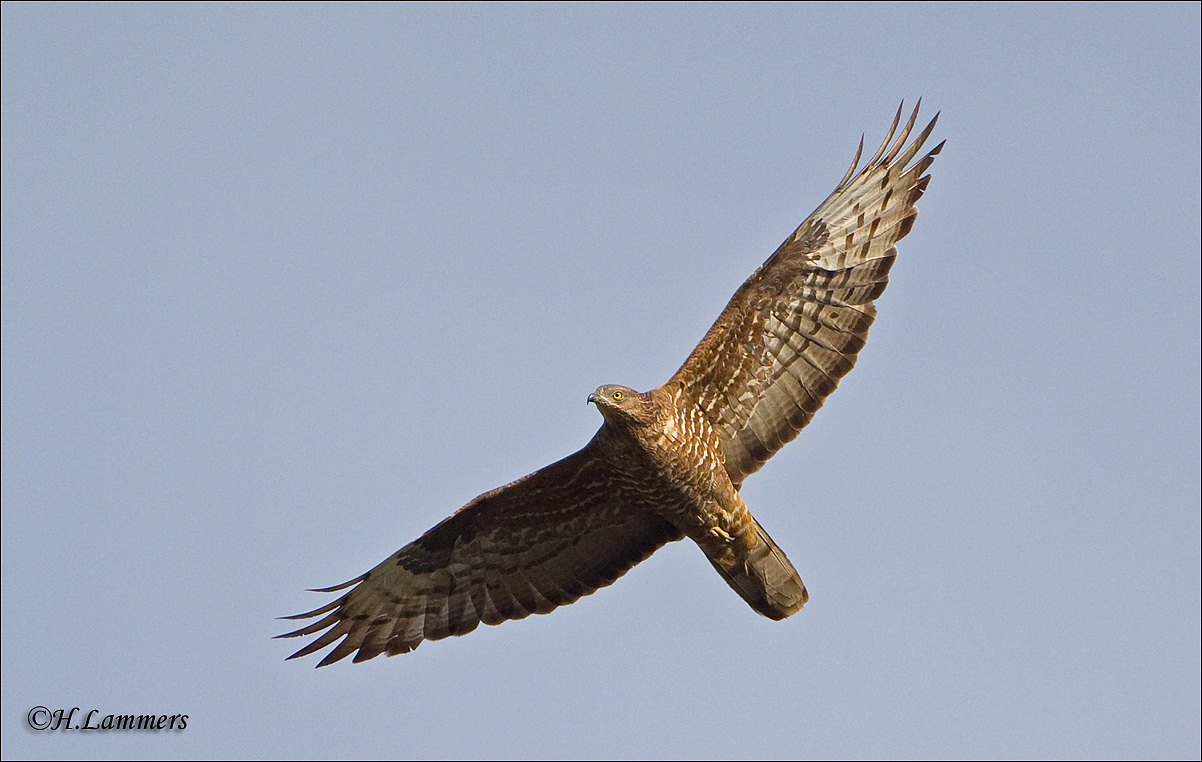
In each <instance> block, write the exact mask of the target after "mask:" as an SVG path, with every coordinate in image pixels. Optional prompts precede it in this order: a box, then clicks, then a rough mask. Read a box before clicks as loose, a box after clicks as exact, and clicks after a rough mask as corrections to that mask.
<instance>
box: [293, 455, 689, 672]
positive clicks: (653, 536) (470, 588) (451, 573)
mask: <svg viewBox="0 0 1202 762" xmlns="http://www.w3.org/2000/svg"><path fill="white" fill-rule="evenodd" d="M632 505H633V507H632ZM680 537H681V534H680V532H679V530H677V529H676V528H675V527H673V526H672V525H671V524H669V523H668V522H666V521H665V520H663V519H661V518H659V517H658V516H657V515H656V514H655V513H654V512H652V511H649V510H640V509H639V506H638V503H637V493H630V492H629V491H628V490H625V489H623V486H622V484H621V480H620V478H618V477H616V476H615V475H614V474H613V473H612V472H611V470H610V468H609V467H608V466H607V465H606V464H605V462H604V461H603V460H602V459H600V458H598V457H594V455H593V443H590V444H589V445H587V446H585V448H584V449H582V450H580V451H579V452H577V453H575V454H574V455H570V456H568V457H567V458H564V459H563V460H561V461H559V462H557V463H553V464H551V465H550V466H547V467H546V468H543V469H540V470H539V471H536V472H534V473H533V474H530V475H529V476H526V477H523V478H521V479H519V480H517V481H515V482H513V483H511V484H507V485H506V486H504V487H500V488H498V489H495V490H493V491H491V492H487V493H485V494H483V495H481V496H480V497H478V498H476V499H475V500H473V501H471V502H470V503H468V504H467V505H466V506H464V507H463V508H462V509H460V510H459V511H457V512H455V513H454V514H453V515H452V516H451V517H450V518H448V519H447V520H445V521H443V522H442V523H441V524H439V525H438V526H436V527H434V528H433V529H431V530H430V531H429V532H426V533H425V534H424V535H422V536H421V537H420V538H419V539H417V540H416V541H414V542H412V543H410V544H409V545H406V546H405V547H404V548H401V549H400V550H399V551H397V552H396V553H394V554H393V555H391V556H390V557H389V558H388V559H387V560H386V561H384V562H383V563H382V564H380V565H379V566H377V567H376V568H374V569H372V570H371V571H369V572H367V573H366V574H364V575H363V576H361V577H359V578H357V579H353V580H351V581H350V582H347V583H344V584H342V585H337V586H335V587H331V588H326V589H324V590H318V591H316V592H334V591H337V590H342V589H345V588H347V587H350V586H351V585H355V587H354V588H353V589H352V590H350V592H348V593H346V594H345V595H343V596H342V597H341V598H339V599H338V600H336V601H334V602H332V603H330V604H328V605H326V606H322V607H321V608H319V609H316V610H314V611H310V612H308V613H306V614H298V615H296V616H292V617H286V618H288V619H307V618H314V617H319V616H322V615H323V614H324V615H325V616H324V617H323V618H322V619H320V620H318V621H317V622H314V623H313V624H310V625H309V626H307V627H303V628H301V629H299V630H296V631H295V632H290V633H287V634H285V635H281V636H279V637H283V638H291V637H297V636H304V635H314V634H317V633H319V632H321V631H322V630H325V632H324V633H323V634H322V635H321V636H320V637H318V638H317V639H316V640H314V641H313V642H312V643H309V644H308V645H306V646H305V647H304V648H302V649H301V650H299V651H297V652H296V653H295V654H293V655H292V656H291V657H289V658H297V657H299V656H306V655H308V654H311V653H313V652H315V651H318V650H320V649H322V648H325V647H326V646H329V645H331V644H332V643H335V642H336V641H338V640H340V639H341V641H342V642H341V643H339V644H338V645H337V646H336V647H335V648H334V649H333V650H332V651H330V652H329V653H328V654H327V655H326V656H325V658H324V659H323V660H322V661H321V663H320V664H318V666H319V667H320V666H325V665H326V664H332V663H333V662H336V661H338V660H339V659H343V658H345V657H346V656H348V655H350V654H351V653H355V652H356V651H357V652H358V653H355V658H354V660H355V661H356V662H359V661H363V660H365V659H370V658H372V657H374V656H378V655H379V654H381V653H387V654H388V655H389V656H392V655H394V654H401V653H406V652H408V651H411V650H413V649H414V648H417V646H418V645H419V644H420V643H421V642H422V641H423V640H438V639H440V638H445V637H448V636H450V635H464V634H466V633H469V632H471V631H472V630H474V629H476V627H477V626H478V625H479V624H480V623H481V622H484V623H485V624H499V623H500V622H504V621H506V620H509V619H522V618H524V617H527V616H529V615H530V614H546V613H548V612H550V611H551V610H553V609H555V608H556V607H558V606H563V605H565V604H568V603H572V602H573V601H575V600H576V599H578V598H580V597H581V596H583V595H588V594H589V593H592V592H594V591H595V590H597V589H598V588H600V587H604V586H606V585H608V584H610V583H612V582H613V581H614V580H616V579H617V578H618V577H620V576H622V575H623V574H624V573H626V571H628V570H629V569H630V568H631V567H632V566H634V565H635V564H637V563H639V562H640V561H642V560H643V559H645V558H647V557H648V556H649V555H651V554H652V553H653V552H655V550H656V549H657V548H659V547H661V546H662V545H664V543H667V542H670V541H672V540H678V539H680Z"/></svg>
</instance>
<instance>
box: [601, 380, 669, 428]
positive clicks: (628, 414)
mask: <svg viewBox="0 0 1202 762" xmlns="http://www.w3.org/2000/svg"><path fill="white" fill-rule="evenodd" d="M588 401H589V402H592V403H593V404H595V405H596V406H597V409H598V410H600V411H601V415H603V416H605V420H606V421H609V422H610V423H613V424H621V425H625V426H629V425H631V424H632V423H650V422H652V421H654V420H655V403H654V402H653V401H652V400H651V395H650V394H639V393H638V392H636V391H635V390H634V389H630V388H628V387H625V386H616V385H614V384H606V385H605V386H599V387H597V391H595V392H593V393H592V394H590V395H589V396H588Z"/></svg>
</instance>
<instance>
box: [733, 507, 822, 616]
mask: <svg viewBox="0 0 1202 762" xmlns="http://www.w3.org/2000/svg"><path fill="white" fill-rule="evenodd" d="M752 521H753V523H754V525H755V526H754V529H755V535H756V537H755V541H754V545H753V547H752V548H751V550H750V551H749V552H748V553H747V555H746V557H745V558H743V559H740V560H738V561H736V562H735V563H734V564H733V565H732V566H731V567H730V568H729V569H727V568H724V567H723V566H722V565H721V564H719V563H718V562H717V561H714V560H713V559H710V563H712V564H713V565H714V568H715V569H717V570H718V573H719V574H721V575H722V578H723V579H724V580H726V584H728V585H730V586H731V588H732V589H733V590H734V591H735V592H736V593H738V594H739V595H740V596H742V598H743V600H745V601H747V603H748V604H750V606H751V608H753V609H755V610H756V611H757V612H759V613H760V614H763V615H764V616H766V617H768V618H769V619H777V620H780V619H784V618H785V617H787V616H792V615H793V614H796V613H797V612H798V611H800V610H801V607H802V606H804V605H805V604H806V601H808V600H809V599H810V595H809V593H807V592H806V586H805V583H803V582H802V581H801V576H800V575H799V574H798V573H797V570H796V569H794V568H793V564H791V563H789V559H788V558H787V557H785V552H784V551H783V550H781V549H780V547H778V546H777V544H776V543H775V542H773V541H772V538H771V537H769V536H768V533H767V532H765V531H764V528H763V527H762V526H760V525H759V522H756V521H755V520H754V519H752Z"/></svg>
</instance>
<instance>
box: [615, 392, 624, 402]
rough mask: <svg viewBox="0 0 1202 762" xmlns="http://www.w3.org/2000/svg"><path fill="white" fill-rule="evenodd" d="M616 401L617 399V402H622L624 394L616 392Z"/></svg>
mask: <svg viewBox="0 0 1202 762" xmlns="http://www.w3.org/2000/svg"><path fill="white" fill-rule="evenodd" d="M614 399H615V400H620V399H622V393H621V392H614Z"/></svg>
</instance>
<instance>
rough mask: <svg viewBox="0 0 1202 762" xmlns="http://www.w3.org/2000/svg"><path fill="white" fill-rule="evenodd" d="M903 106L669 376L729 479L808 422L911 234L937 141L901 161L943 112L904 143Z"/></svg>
mask: <svg viewBox="0 0 1202 762" xmlns="http://www.w3.org/2000/svg"><path fill="white" fill-rule="evenodd" d="M920 103H921V102H920ZM901 114H902V112H901V109H900V108H899V109H898V112H897V116H896V117H895V118H894V120H893V125H892V126H891V127H890V128H889V134H888V135H887V136H886V137H885V140H884V141H883V142H882V143H881V147H880V148H879V149H878V150H877V152H876V154H875V155H874V156H873V157H872V158H871V159H869V160H868V163H867V165H866V166H865V167H864V168H863V169H862V170H860V171H859V172H858V173H857V172H856V167H857V165H858V164H859V161H860V154H861V151H862V150H863V147H864V142H863V140H862V139H861V141H860V150H857V151H856V157H855V159H853V160H852V163H851V168H850V169H848V171H847V174H846V175H845V176H844V178H843V180H842V181H841V182H840V183H839V185H838V187H836V188H835V191H834V192H833V193H831V195H830V196H829V197H828V198H827V199H826V201H824V202H823V203H822V205H821V206H819V207H818V209H817V210H815V211H814V213H813V214H812V215H810V217H809V218H808V219H806V221H805V222H803V223H802V224H801V226H800V227H798V228H797V230H796V231H795V232H794V233H793V234H792V235H791V236H789V237H788V238H787V239H785V242H784V243H782V244H781V246H780V248H779V249H777V250H776V253H774V254H773V255H772V256H771V257H770V258H769V259H768V260H767V261H766V262H764V264H763V265H761V266H760V268H759V269H758V270H756V271H755V273H754V274H753V275H752V276H751V277H750V278H749V279H748V280H747V281H746V282H745V283H744V284H743V285H742V286H741V287H740V288H739V290H738V291H737V292H735V295H734V297H733V298H732V299H731V300H730V303H729V304H727V306H726V309H725V310H723V312H722V314H721V315H720V316H719V317H718V320H717V321H716V322H715V323H714V325H713V326H712V327H711V328H710V330H709V332H708V333H707V334H706V335H705V337H704V338H703V339H702V341H701V343H700V344H699V345H698V346H697V348H696V349H694V350H693V353H692V354H691V355H690V356H689V358H688V359H687V360H686V361H685V363H684V365H683V366H681V368H680V370H678V371H677V372H676V375H675V376H673V378H672V381H671V382H670V383H678V384H682V385H683V386H685V387H686V389H687V390H688V391H689V393H690V394H691V395H692V396H693V398H694V399H696V400H697V402H698V404H700V405H701V407H702V409H703V410H704V411H705V413H706V415H707V417H708V418H709V420H710V423H711V425H713V426H714V427H715V429H717V431H718V433H719V436H720V437H721V438H722V448H723V453H724V455H725V458H726V470H727V472H728V473H729V474H730V478H731V481H732V482H734V483H735V484H736V485H739V484H741V483H742V482H743V479H745V478H746V477H747V476H748V475H749V474H752V473H754V472H755V471H757V470H758V469H759V468H760V466H762V465H763V464H764V463H765V462H767V460H768V459H769V458H771V457H772V455H773V454H774V453H775V452H776V451H777V450H779V449H780V448H781V447H783V446H784V445H785V444H786V443H788V442H790V441H791V440H792V439H793V438H794V437H796V436H797V433H798V432H799V431H801V429H802V428H804V427H805V426H806V424H808V423H809V422H810V418H811V417H812V416H813V415H814V413H815V412H816V411H817V410H818V408H820V407H821V406H822V403H823V402H824V401H825V400H826V397H827V396H828V395H829V394H830V393H831V392H832V391H834V390H835V387H836V385H838V383H839V380H840V379H841V378H843V376H844V375H846V374H847V372H848V371H849V370H851V368H852V366H853V365H855V362H856V355H857V354H858V353H859V351H860V348H861V347H862V346H864V341H865V339H866V338H867V337H868V328H869V326H871V325H872V321H873V319H874V318H875V317H876V309H875V308H874V306H873V300H874V299H876V298H877V297H878V296H880V295H881V293H882V292H883V291H884V290H885V285H886V284H887V283H888V280H889V268H890V267H892V265H893V260H894V258H895V257H896V256H897V249H896V248H895V247H894V244H895V243H896V242H897V241H898V240H900V239H901V238H903V237H904V236H905V235H906V234H907V233H909V232H910V228H911V226H912V225H913V224H914V219H915V217H916V216H917V215H918V211H917V209H915V207H914V204H915V202H917V201H918V199H919V198H920V197H921V196H922V193H923V191H924V190H925V189H926V186H927V182H928V181H929V180H930V176H929V175H923V172H925V171H926V169H927V168H928V167H929V166H930V165H931V162H932V161H934V157H935V156H936V154H938V153H939V151H940V149H941V148H942V147H943V143H940V144H939V145H937V146H935V148H933V149H931V151H930V152H928V153H927V154H925V155H924V156H923V157H922V158H920V159H919V160H918V161H916V162H914V164H913V165H912V166H909V167H907V166H906V165H907V164H908V163H909V162H910V161H911V160H912V159H914V157H915V156H916V155H917V154H918V152H919V150H920V149H921V148H922V145H923V143H924V142H926V139H927V138H928V137H929V136H930V134H931V130H932V129H934V127H935V121H936V120H937V119H938V118H939V116H938V114H936V116H935V119H932V120H931V123H930V124H929V125H927V127H926V128H925V129H924V130H923V131H922V132H921V133H920V134H919V135H918V137H917V138H915V140H914V141H913V142H912V143H910V145H909V146H905V142H906V139H907V138H908V137H909V135H910V131H911V130H912V129H913V127H914V122H915V120H916V119H917V118H918V108H917V107H916V108H915V109H914V113H913V114H912V115H911V116H910V119H909V121H908V122H907V123H906V125H905V127H904V128H903V129H902V130H901V132H900V133H897V138H896V140H894V139H893V138H894V134H895V133H896V131H897V126H898V123H899V122H900V120H901ZM891 141H892V142H891ZM903 147H904V148H903Z"/></svg>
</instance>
